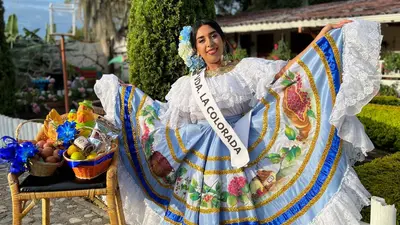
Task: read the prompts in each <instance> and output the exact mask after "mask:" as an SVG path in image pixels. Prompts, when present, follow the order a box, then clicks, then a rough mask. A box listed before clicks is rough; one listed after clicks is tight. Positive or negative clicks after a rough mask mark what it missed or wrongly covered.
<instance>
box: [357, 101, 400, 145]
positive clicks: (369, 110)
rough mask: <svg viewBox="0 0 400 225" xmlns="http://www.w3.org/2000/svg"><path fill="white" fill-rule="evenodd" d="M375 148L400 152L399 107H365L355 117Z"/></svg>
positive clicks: (370, 105) (369, 105)
mask: <svg viewBox="0 0 400 225" xmlns="http://www.w3.org/2000/svg"><path fill="white" fill-rule="evenodd" d="M357 117H358V118H359V119H360V121H361V122H362V123H363V124H364V127H365V131H366V133H367V134H368V136H369V137H370V138H371V140H372V142H373V143H374V145H375V147H377V148H379V149H387V150H389V151H392V152H396V151H399V150H400V107H399V106H388V105H375V104H368V105H366V106H365V107H364V108H363V110H362V111H361V113H360V114H358V116H357Z"/></svg>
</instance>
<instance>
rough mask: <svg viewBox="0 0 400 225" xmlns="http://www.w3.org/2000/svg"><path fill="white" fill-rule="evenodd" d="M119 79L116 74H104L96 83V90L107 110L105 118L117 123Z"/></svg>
mask: <svg viewBox="0 0 400 225" xmlns="http://www.w3.org/2000/svg"><path fill="white" fill-rule="evenodd" d="M118 88H119V80H118V77H116V76H115V75H114V74H104V75H103V76H102V77H101V79H100V80H97V81H96V84H95V85H94V92H95V93H96V96H97V97H98V98H99V99H100V102H101V105H102V106H103V108H104V111H105V112H106V115H105V116H104V118H106V119H107V120H108V121H111V122H113V123H115V105H116V98H117V94H118Z"/></svg>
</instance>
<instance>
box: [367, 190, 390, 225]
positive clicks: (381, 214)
mask: <svg viewBox="0 0 400 225" xmlns="http://www.w3.org/2000/svg"><path fill="white" fill-rule="evenodd" d="M383 224H385V225H396V208H395V207H394V205H387V204H386V202H385V199H383V198H379V197H376V196H373V197H372V198H371V225H383Z"/></svg>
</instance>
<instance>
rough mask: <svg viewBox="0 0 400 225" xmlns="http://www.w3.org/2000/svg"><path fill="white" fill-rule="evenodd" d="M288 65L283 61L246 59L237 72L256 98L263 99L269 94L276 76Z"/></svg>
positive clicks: (238, 66)
mask: <svg viewBox="0 0 400 225" xmlns="http://www.w3.org/2000/svg"><path fill="white" fill-rule="evenodd" d="M287 63H288V62H287V61H283V60H265V59H262V58H245V59H243V60H242V61H241V62H240V63H239V64H238V65H237V72H238V74H240V75H241V76H242V78H243V80H244V81H245V82H246V84H247V86H248V87H249V88H250V90H251V91H252V92H253V94H254V96H255V98H256V99H261V98H262V97H264V96H265V95H266V94H267V92H268V90H269V88H270V87H271V83H272V81H273V80H274V77H275V75H276V74H277V73H279V71H280V70H281V69H282V68H283V67H284V66H286V64H287Z"/></svg>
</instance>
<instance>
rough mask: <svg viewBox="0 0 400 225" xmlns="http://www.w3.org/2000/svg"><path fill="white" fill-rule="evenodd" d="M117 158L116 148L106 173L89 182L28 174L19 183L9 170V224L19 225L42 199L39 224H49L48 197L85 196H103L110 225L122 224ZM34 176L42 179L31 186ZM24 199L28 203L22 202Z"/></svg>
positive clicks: (35, 179) (35, 178) (123, 221)
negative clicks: (10, 219)
mask: <svg viewBox="0 0 400 225" xmlns="http://www.w3.org/2000/svg"><path fill="white" fill-rule="evenodd" d="M117 158H118V151H117V152H116V153H115V154H114V159H113V161H112V163H111V165H110V167H109V168H108V170H107V172H106V173H104V174H103V175H102V176H100V177H98V178H95V179H94V180H93V181H91V182H81V183H80V182H76V181H77V180H75V181H74V180H70V181H65V180H64V181H60V180H58V181H56V182H54V181H49V180H47V181H45V180H43V179H50V178H40V177H32V176H28V177H27V178H26V179H25V180H24V181H22V182H21V184H20V183H19V180H18V176H17V175H14V174H11V173H9V174H8V183H9V186H10V189H11V199H12V208H13V225H21V222H22V218H23V217H24V216H25V215H26V214H27V213H28V212H29V211H30V210H31V209H32V208H33V207H34V206H35V205H36V202H37V201H38V200H39V199H41V201H42V224H43V225H47V224H50V214H49V209H50V199H51V198H68V197H88V198H90V199H91V200H95V196H102V195H105V196H106V203H107V208H106V209H107V212H108V215H109V218H110V223H111V225H117V224H119V225H124V224H125V218H124V214H123V209H122V202H121V196H120V192H119V188H118V182H117ZM70 172H72V171H70ZM72 175H73V174H72ZM55 177H63V176H60V175H59V176H55ZM38 179H39V180H40V179H42V181H39V183H40V185H39V186H37V185H36V186H35V183H36V184H37V183H38V181H37V180H38ZM54 179H56V178H54ZM58 179H61V178H58ZM62 179H65V178H62ZM46 182H49V183H51V184H50V186H49V185H46V184H44V183H46ZM63 182H64V183H63ZM68 182H69V183H68ZM67 183H68V184H67ZM28 201H31V202H30V203H29V204H28V205H26V203H27V202H28Z"/></svg>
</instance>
